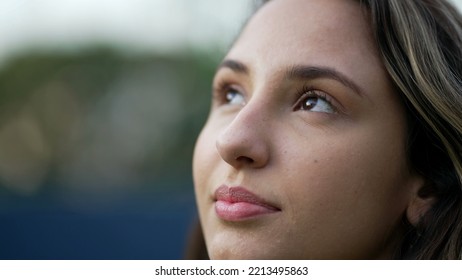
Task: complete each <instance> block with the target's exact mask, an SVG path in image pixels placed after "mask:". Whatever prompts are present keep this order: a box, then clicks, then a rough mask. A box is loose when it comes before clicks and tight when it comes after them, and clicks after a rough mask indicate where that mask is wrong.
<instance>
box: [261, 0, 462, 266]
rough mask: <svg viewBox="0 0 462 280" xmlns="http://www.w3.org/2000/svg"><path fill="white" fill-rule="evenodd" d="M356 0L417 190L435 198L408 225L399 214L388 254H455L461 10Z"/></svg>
mask: <svg viewBox="0 0 462 280" xmlns="http://www.w3.org/2000/svg"><path fill="white" fill-rule="evenodd" d="M269 1H270V0H266V1H265V0H263V1H261V2H260V3H259V7H261V6H263V5H264V4H265V3H267V2H269ZM358 1H359V2H360V3H361V5H362V7H364V8H365V10H366V11H367V18H368V19H370V24H371V29H372V32H373V35H374V37H375V40H376V42H377V46H378V49H379V54H380V55H381V58H382V61H383V63H384V65H385V67H386V69H387V71H388V74H389V75H390V77H391V80H392V82H393V83H394V87H395V90H396V92H397V93H398V94H399V95H400V97H401V98H402V101H403V103H404V104H405V108H406V114H407V121H408V126H409V133H408V143H407V149H408V160H409V164H410V166H411V168H412V170H413V171H415V172H418V173H419V174H421V175H422V176H423V177H424V178H425V180H426V185H425V187H424V188H422V190H421V191H420V192H419V195H420V196H421V197H433V198H434V199H435V202H434V203H433V205H432V207H431V208H430V210H429V211H427V212H426V213H425V214H424V215H423V216H422V217H421V218H420V222H419V223H418V224H417V225H416V226H413V225H411V224H410V223H409V222H408V221H407V220H406V219H405V218H403V219H404V221H403V223H404V227H405V228H406V231H405V236H404V238H403V240H402V242H401V244H400V246H398V248H397V249H396V252H395V255H394V258H397V259H462V17H461V15H460V14H459V12H458V11H457V9H456V8H454V7H453V6H452V5H451V4H450V3H448V2H446V1H445V0H406V1H403V0H358Z"/></svg>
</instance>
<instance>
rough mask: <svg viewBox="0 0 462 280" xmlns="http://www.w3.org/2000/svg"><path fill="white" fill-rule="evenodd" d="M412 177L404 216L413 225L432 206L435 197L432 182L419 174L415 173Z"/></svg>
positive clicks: (417, 222)
mask: <svg viewBox="0 0 462 280" xmlns="http://www.w3.org/2000/svg"><path fill="white" fill-rule="evenodd" d="M414 179H415V180H413V185H412V190H411V197H410V200H409V205H408V207H407V209H406V217H407V220H408V221H409V223H410V224H411V225H412V226H414V227H415V226H417V225H418V224H419V223H420V221H421V220H422V217H424V216H425V214H426V213H427V212H428V211H429V210H430V208H431V207H432V206H433V204H434V203H435V201H436V197H435V196H434V186H433V184H432V183H430V182H428V181H427V180H425V179H424V178H423V177H422V176H420V175H416V177H415V178H414Z"/></svg>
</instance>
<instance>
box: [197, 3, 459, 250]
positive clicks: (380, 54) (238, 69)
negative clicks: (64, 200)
mask: <svg viewBox="0 0 462 280" xmlns="http://www.w3.org/2000/svg"><path fill="white" fill-rule="evenodd" d="M461 40H462V23H461V19H460V16H459V14H457V13H456V12H455V11H454V9H453V8H452V7H451V6H449V5H448V4H447V3H445V2H443V1H438V0H435V1H430V0H413V1H401V0H389V1H383V0H377V1H373V0H371V1H356V0H330V1H325V0H273V1H269V2H268V3H266V4H265V5H263V6H262V7H261V8H260V9H259V10H258V11H257V13H256V14H255V15H254V16H253V17H252V18H251V19H250V20H249V22H248V23H247V25H246V26H245V28H244V30H243V31H242V33H241V34H240V36H239V37H238V38H237V40H236V42H235V43H234V45H233V47H232V48H231V50H230V51H229V53H228V54H227V55H226V57H225V59H224V60H223V62H222V63H221V65H220V66H219V67H218V69H217V72H216V76H215V79H214V82H213V97H212V108H211V112H210V116H209V119H208V121H207V123H206V125H205V127H204V129H203V131H202V133H201V135H200V136H199V139H198V141H197V145H196V150H195V155H194V162H193V166H194V171H193V173H194V183H195V190H196V196H197V203H198V207H199V214H200V219H201V224H202V228H203V231H204V236H205V240H206V244H207V248H208V252H209V255H210V257H211V258H231V259H241V258H245V259H255V258H258V259H268V258H274V259H287V258H290V259H298V258H316V259H341V258H361V259H366V258H392V257H399V258H460V256H461V247H462V244H461V243H462V240H461V235H462V189H461V182H462V179H461V178H462V158H461V157H462V155H461V153H462V144H461V141H462V140H461V139H462V83H461V77H462V55H461V50H462V42H461Z"/></svg>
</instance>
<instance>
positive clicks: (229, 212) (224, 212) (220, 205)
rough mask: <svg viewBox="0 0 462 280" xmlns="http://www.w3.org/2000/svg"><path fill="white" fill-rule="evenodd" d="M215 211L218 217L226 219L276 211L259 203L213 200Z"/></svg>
mask: <svg viewBox="0 0 462 280" xmlns="http://www.w3.org/2000/svg"><path fill="white" fill-rule="evenodd" d="M215 212H216V213H217V215H218V217H220V218H221V219H223V220H226V221H242V220H248V219H251V218H254V217H257V216H261V215H266V214H271V213H276V212H277V211H276V210H273V209H268V208H266V207H264V206H261V205H256V204H252V203H248V202H234V203H231V202H227V201H223V200H218V201H216V202H215Z"/></svg>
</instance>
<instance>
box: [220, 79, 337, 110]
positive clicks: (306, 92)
mask: <svg viewBox="0 0 462 280" xmlns="http://www.w3.org/2000/svg"><path fill="white" fill-rule="evenodd" d="M230 91H235V92H239V93H240V94H242V95H243V96H244V93H243V91H242V90H241V89H239V88H237V87H236V86H233V84H231V83H229V82H226V81H221V82H219V83H218V84H217V86H215V87H214V89H213V98H214V99H215V100H216V101H217V102H218V104H219V105H226V104H228V100H227V93H229V92H230ZM244 97H245V96H244ZM296 97H297V98H296V102H295V105H294V106H293V110H294V111H297V110H300V109H301V107H302V102H303V100H304V99H305V98H309V97H317V98H319V99H322V100H323V101H325V102H326V103H328V104H329V105H330V106H331V107H332V109H333V110H334V113H338V112H339V110H338V108H339V106H338V105H337V102H336V101H335V100H334V99H333V98H332V97H331V96H329V95H328V94H326V93H325V92H323V91H320V90H317V89H315V88H313V87H310V86H306V85H305V86H303V87H302V88H301V89H300V90H298V91H297V93H296Z"/></svg>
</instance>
